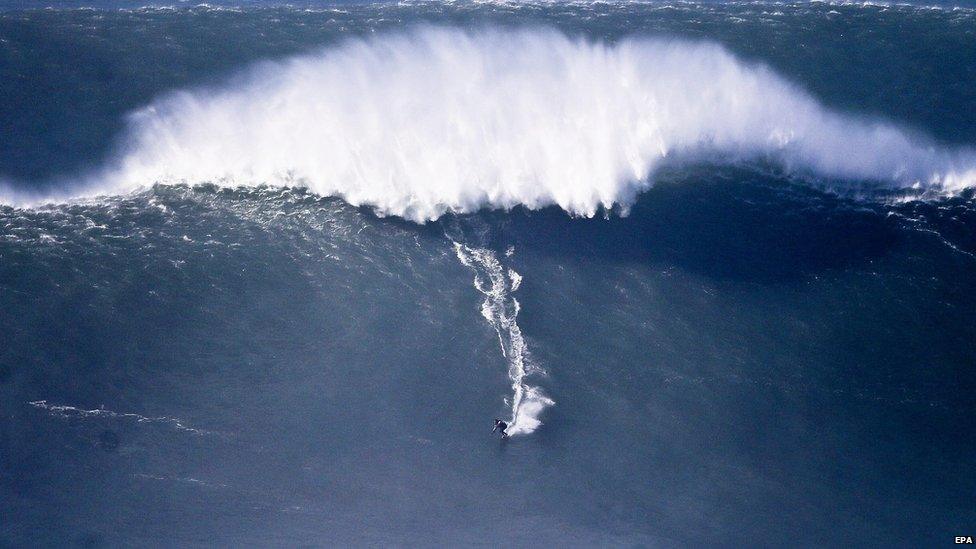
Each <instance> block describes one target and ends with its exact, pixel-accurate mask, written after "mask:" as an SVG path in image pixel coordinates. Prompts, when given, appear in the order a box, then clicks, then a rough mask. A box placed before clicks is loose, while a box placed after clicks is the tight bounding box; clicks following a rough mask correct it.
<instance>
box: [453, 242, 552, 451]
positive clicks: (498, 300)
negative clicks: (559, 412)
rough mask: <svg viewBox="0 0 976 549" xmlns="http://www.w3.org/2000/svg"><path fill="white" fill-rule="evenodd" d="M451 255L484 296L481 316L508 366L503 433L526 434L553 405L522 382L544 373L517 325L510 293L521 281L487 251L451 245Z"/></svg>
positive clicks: (538, 390)
mask: <svg viewBox="0 0 976 549" xmlns="http://www.w3.org/2000/svg"><path fill="white" fill-rule="evenodd" d="M454 251H455V253H457V257H458V260H460V261H461V264H463V265H464V266H466V267H468V268H470V269H472V270H473V271H474V273H475V276H474V287H475V288H477V289H478V291H479V292H481V293H482V294H484V296H485V300H484V302H482V304H481V314H482V316H484V317H485V319H486V320H487V321H488V323H489V324H491V326H492V327H493V328H494V329H495V332H496V333H497V334H498V343H499V345H501V349H502V356H504V357H505V360H506V361H507V362H508V379H509V380H510V381H511V382H512V400H511V405H512V408H511V409H512V415H511V418H510V419H509V421H508V425H509V426H508V430H507V433H508V434H509V435H510V436H515V435H526V434H529V433H531V432H533V431H535V430H536V428H538V427H539V425H541V424H542V422H541V421H540V420H539V416H540V415H541V414H542V411H543V410H545V409H546V408H548V407H549V406H552V405H553V404H555V402H554V401H553V400H552V399H550V398H549V397H547V396H546V395H545V393H544V392H543V391H542V389H541V388H539V387H536V386H533V385H529V384H528V383H526V380H525V378H526V377H527V376H529V375H532V374H544V373H545V371H543V370H542V368H540V367H539V366H537V365H535V364H534V363H533V362H532V361H531V360H530V358H529V354H528V349H527V348H526V345H525V339H523V338H522V330H521V329H520V328H519V325H518V322H517V319H518V314H519V302H518V300H517V299H515V298H514V297H513V296H512V293H513V292H515V291H516V290H517V289H518V286H519V285H520V284H521V282H522V277H521V276H520V275H519V274H518V273H516V272H515V271H514V270H512V269H508V270H507V271H506V269H505V268H504V267H503V266H502V264H501V262H500V261H499V260H498V257H497V256H496V255H495V253H494V252H492V251H491V250H489V249H486V248H471V247H468V246H465V245H464V244H460V243H458V242H454ZM509 255H510V254H509Z"/></svg>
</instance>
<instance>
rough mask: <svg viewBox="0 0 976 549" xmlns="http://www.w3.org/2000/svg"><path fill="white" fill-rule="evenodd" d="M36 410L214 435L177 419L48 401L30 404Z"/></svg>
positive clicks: (68, 416) (64, 415) (60, 415)
mask: <svg viewBox="0 0 976 549" xmlns="http://www.w3.org/2000/svg"><path fill="white" fill-rule="evenodd" d="M28 404H30V405H31V406H33V407H34V408H38V409H41V410H45V411H47V412H48V413H49V414H51V415H52V416H57V417H63V418H73V417H80V418H92V417H94V418H118V419H131V420H134V421H135V422H136V423H162V424H165V425H169V426H170V427H172V428H173V429H176V430H177V431H183V432H186V433H193V434H195V435H207V434H212V433H210V431H204V430H202V429H196V428H194V427H189V426H188V425H186V424H185V423H184V422H183V420H181V419H178V418H175V417H166V416H159V417H149V416H143V415H139V414H133V413H130V412H113V411H112V410H106V409H104V408H96V409H93V410H86V409H84V408H78V407H76V406H68V405H64V404H49V403H48V402H47V401H46V400H35V401H31V402H28Z"/></svg>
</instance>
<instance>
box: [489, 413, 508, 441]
mask: <svg viewBox="0 0 976 549" xmlns="http://www.w3.org/2000/svg"><path fill="white" fill-rule="evenodd" d="M505 429H508V424H507V423H505V422H504V421H502V420H500V419H498V418H497V417H496V418H495V427H494V428H493V429H492V430H491V432H492V433H494V432H495V431H501V432H502V438H503V439H505V438H508V433H506V432H505Z"/></svg>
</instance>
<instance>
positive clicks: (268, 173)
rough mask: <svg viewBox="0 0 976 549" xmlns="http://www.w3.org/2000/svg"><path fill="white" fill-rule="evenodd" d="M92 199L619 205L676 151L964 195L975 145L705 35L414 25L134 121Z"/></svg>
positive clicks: (170, 101) (407, 208)
mask: <svg viewBox="0 0 976 549" xmlns="http://www.w3.org/2000/svg"><path fill="white" fill-rule="evenodd" d="M123 142H124V143H125V145H124V147H123V149H122V150H120V152H119V154H118V157H117V160H116V161H114V162H113V163H112V165H110V166H109V167H107V168H106V169H105V170H104V171H102V172H101V173H99V174H97V175H96V176H93V177H92V179H91V181H90V182H89V189H88V192H89V193H92V192H101V193H105V192H124V191H128V190H131V189H133V188H135V187H138V186H143V185H147V184H151V183H154V182H189V183H197V182H205V181H206V182H214V183H219V184H226V185H258V184H285V185H303V186H307V187H309V188H310V189H311V190H312V191H314V192H316V193H318V194H321V195H330V196H340V197H343V198H344V199H345V200H346V201H348V202H350V203H351V204H354V205H363V204H365V205H371V206H374V207H375V208H376V209H377V211H378V212H379V213H381V214H392V215H399V216H402V217H405V218H407V219H411V220H414V221H426V220H431V219H435V218H437V217H439V216H440V215H442V214H444V213H445V212H448V211H453V212H471V211H475V210H478V209H480V208H482V207H492V208H510V207H513V206H516V205H524V206H527V207H529V208H539V207H543V206H547V205H558V206H560V207H562V208H563V209H565V210H566V211H568V212H570V213H572V214H575V215H584V216H591V215H594V214H595V213H596V212H597V211H599V210H600V209H601V208H610V207H612V206H613V205H622V206H624V207H625V208H626V206H627V205H629V204H630V203H632V201H633V200H634V197H635V196H636V194H637V193H639V192H640V191H641V190H642V189H644V188H645V187H647V186H648V185H649V184H650V179H649V178H650V177H651V176H652V175H653V173H654V171H655V169H656V168H658V167H659V166H660V165H661V164H662V162H664V161H669V162H680V161H709V162H730V163H734V162H740V161H756V160H759V161H767V162H772V163H773V164H775V165H778V166H780V167H782V168H784V169H786V170H788V171H791V172H794V173H797V174H800V175H805V176H812V177H815V178H818V179H830V180H848V181H855V182H858V183H862V182H871V183H872V184H880V185H882V186H884V187H892V188H898V189H902V188H904V189H910V188H915V189H918V190H919V191H922V192H934V193H954V192H957V191H960V190H961V189H964V188H967V187H971V186H973V185H974V183H976V152H974V151H973V150H972V149H959V150H948V149H945V148H942V147H939V146H937V145H936V144H934V143H933V142H932V141H931V140H930V139H928V138H926V137H924V136H920V135H915V134H913V133H911V132H908V131H905V130H903V129H900V128H898V127H896V126H894V125H891V124H887V123H884V122H879V121H871V120H866V119H861V118H856V117H851V116H845V115H842V114H839V113H836V112H833V111H831V110H829V109H827V108H825V107H823V106H821V105H820V104H819V103H818V102H817V101H816V100H815V99H814V98H812V97H811V96H810V95H809V94H807V93H805V92H804V91H802V90H800V89H799V88H797V87H796V86H794V85H792V84H791V83H790V82H788V81H786V80H785V79H783V78H781V77H779V76H778V75H776V74H775V73H773V72H772V71H770V70H768V69H766V68H764V67H762V66H757V65H753V64H749V63H745V62H743V61H741V60H739V59H737V58H736V57H735V56H734V55H732V54H731V53H729V52H728V51H727V50H725V49H724V48H722V47H721V46H719V45H717V44H713V43H708V42H685V41H678V40H663V39H657V40H650V39H629V40H624V41H622V42H620V43H618V44H616V45H608V44H605V43H602V42H588V41H586V40H582V39H573V38H570V37H567V36H566V35H564V34H561V33H559V32H556V31H548V30H520V31H502V30H485V29H481V30H467V31H465V30H459V29H450V28H417V29H414V30H412V31H409V32H404V33H401V34H387V35H380V36H376V37H371V38H369V39H365V40H355V41H349V42H346V43H344V44H341V45H339V46H335V47H333V48H330V49H327V50H324V51H322V52H319V53H317V54H315V55H307V56H302V57H296V58H292V59H288V60H285V61H281V62H277V63H265V64H262V65H260V66H258V67H256V68H254V69H253V70H252V71H251V72H250V73H248V74H246V75H243V76H241V77H239V78H237V79H235V80H233V81H232V82H231V83H229V84H227V85H226V86H225V87H223V88H216V89H213V88H211V89H201V90H196V91H182V92H178V93H175V94H172V95H170V96H168V97H166V98H163V99H161V100H159V101H156V102H154V103H153V104H151V105H149V106H147V107H145V108H143V109H141V110H139V111H138V112H136V113H134V114H133V115H132V116H131V118H130V123H129V130H128V131H127V133H126V135H125V137H124V139H123Z"/></svg>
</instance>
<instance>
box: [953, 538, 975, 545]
mask: <svg viewBox="0 0 976 549" xmlns="http://www.w3.org/2000/svg"><path fill="white" fill-rule="evenodd" d="M956 543H966V544H969V545H972V544H973V536H956Z"/></svg>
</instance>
